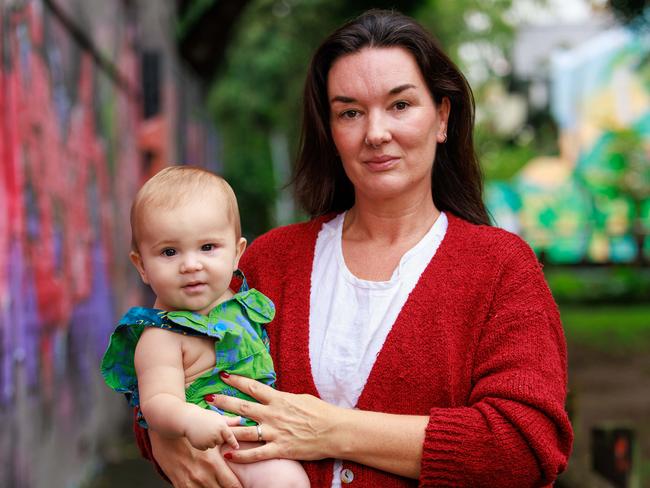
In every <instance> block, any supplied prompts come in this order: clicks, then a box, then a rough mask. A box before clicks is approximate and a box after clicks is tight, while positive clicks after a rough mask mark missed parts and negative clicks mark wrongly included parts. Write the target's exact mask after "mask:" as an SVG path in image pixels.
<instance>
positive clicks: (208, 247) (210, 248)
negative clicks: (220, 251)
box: [201, 244, 217, 251]
mask: <svg viewBox="0 0 650 488" xmlns="http://www.w3.org/2000/svg"><path fill="white" fill-rule="evenodd" d="M216 247H217V246H215V245H214V244H203V245H202V246H201V251H213V250H214V249H215V248H216Z"/></svg>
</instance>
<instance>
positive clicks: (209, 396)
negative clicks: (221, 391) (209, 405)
mask: <svg viewBox="0 0 650 488" xmlns="http://www.w3.org/2000/svg"><path fill="white" fill-rule="evenodd" d="M203 399H204V400H205V401H206V402H211V401H212V400H214V395H205V396H204V397H203Z"/></svg>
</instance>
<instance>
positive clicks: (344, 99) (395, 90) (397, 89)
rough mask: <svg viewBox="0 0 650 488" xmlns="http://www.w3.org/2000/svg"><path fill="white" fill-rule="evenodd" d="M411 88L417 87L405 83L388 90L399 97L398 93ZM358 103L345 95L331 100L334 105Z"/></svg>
mask: <svg viewBox="0 0 650 488" xmlns="http://www.w3.org/2000/svg"><path fill="white" fill-rule="evenodd" d="M410 88H416V86H415V85H413V84H411V83H404V84H403V85H399V86H396V87H395V88H391V89H390V90H388V94H389V95H397V94H398V93H402V92H403V91H404V90H408V89H410ZM356 101H357V99H356V98H352V97H346V96H344V95H336V96H335V97H333V98H332V99H331V100H330V103H334V102H341V103H355V102H356Z"/></svg>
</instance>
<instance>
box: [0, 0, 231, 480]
mask: <svg viewBox="0 0 650 488" xmlns="http://www.w3.org/2000/svg"><path fill="white" fill-rule="evenodd" d="M180 3H182V2H180ZM226 20H227V18H226ZM177 27H178V23H177V20H176V5H175V3H174V2H158V1H155V0H150V1H147V0H128V1H127V0H120V1H117V0H116V1H104V0H0V53H1V56H0V63H1V64H0V159H1V161H2V165H1V166H0V168H1V170H0V423H1V424H2V426H3V428H2V432H1V433H0V459H1V460H2V462H1V463H0V486H13V487H27V486H29V487H32V486H33V487H38V486H48V487H50V486H78V485H79V484H80V482H81V481H82V480H83V479H85V478H87V477H89V476H91V475H92V472H93V470H95V468H96V463H97V460H98V459H99V458H100V455H101V454H102V453H101V452H99V450H100V449H101V448H102V446H106V445H109V444H110V442H109V441H110V439H111V438H112V437H115V435H116V433H117V431H119V430H120V428H121V426H122V425H124V423H125V420H126V417H127V415H128V409H127V407H126V404H125V402H124V400H123V399H122V398H120V397H119V396H118V395H116V394H115V393H112V392H109V390H108V389H107V388H106V387H105V386H104V384H103V381H102V380H101V378H100V374H99V366H98V365H99V360H100V358H101V356H102V354H103V352H104V349H105V347H106V344H107V341H108V337H109V334H110V332H111V330H112V328H113V326H114V323H115V320H116V317H117V316H119V314H120V313H121V312H122V311H123V310H124V309H126V308H127V307H129V306H131V305H135V304H139V303H141V301H142V300H143V297H142V296H141V295H142V289H141V287H140V285H139V283H138V281H139V280H138V279H137V276H136V274H135V273H134V272H132V271H131V269H129V265H128V259H127V254H128V251H129V245H130V235H129V234H130V232H129V223H128V213H129V206H130V201H131V199H132V197H133V195H134V192H135V191H136V190H137V188H138V187H139V185H140V184H141V183H142V181H143V179H145V178H146V177H147V176H149V175H150V174H151V173H153V172H155V171H157V170H158V169H160V168H161V167H163V166H165V165H168V164H172V163H192V164H199V165H203V166H207V167H210V168H212V169H218V163H217V161H215V155H216V154H217V148H216V144H217V139H216V137H215V132H214V131H213V129H212V127H211V124H210V123H209V121H208V118H207V117H206V114H205V112H204V105H203V102H202V100H203V99H204V93H203V91H204V88H203V81H202V78H200V77H199V76H197V75H195V74H192V73H191V72H190V70H188V69H186V68H185V67H184V65H185V63H184V62H183V60H182V59H181V57H180V56H179V55H178V54H177V51H178V49H177V43H178V41H177V37H176V30H177ZM183 28H184V35H185V37H184V39H186V40H187V39H188V38H190V37H191V35H192V34H193V32H194V29H193V23H192V19H189V20H188V21H186V22H185V24H184V25H183ZM192 45H193V44H192V42H189V43H186V45H185V48H186V49H189V52H190V54H191V48H192Z"/></svg>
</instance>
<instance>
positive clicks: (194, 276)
mask: <svg viewBox="0 0 650 488" xmlns="http://www.w3.org/2000/svg"><path fill="white" fill-rule="evenodd" d="M131 231H132V244H131V246H132V250H131V253H130V258H131V261H132V262H133V265H134V266H135V267H136V268H137V270H138V272H139V273H140V276H141V278H142V281H144V283H146V284H147V285H149V286H150V287H151V289H152V290H153V292H154V294H155V296H156V301H155V303H154V308H153V309H151V308H143V307H135V308H132V309H131V310H129V311H128V312H127V313H126V315H124V317H122V320H121V321H120V323H119V325H118V326H117V329H116V330H115V332H114V333H113V335H112V336H111V341H110V344H109V346H108V349H107V351H106V354H105V355H104V359H103V361H102V374H103V375H104V378H105V379H106V382H107V383H108V385H109V386H110V387H111V388H113V389H114V390H116V391H118V392H122V393H125V394H126V395H127V398H129V401H130V402H131V404H132V405H133V406H135V407H139V409H140V414H141V418H140V421H141V423H142V425H145V426H148V428H150V429H153V430H155V431H157V432H158V433H160V434H161V435H163V436H167V437H181V436H184V437H186V438H187V439H188V440H189V442H190V443H191V444H192V445H193V446H194V447H195V448H197V449H202V450H205V449H209V448H212V447H215V446H221V449H222V451H223V450H227V449H229V448H232V449H239V448H240V447H241V448H247V447H248V448H250V447H254V446H256V445H258V444H256V443H241V445H240V444H239V443H238V442H237V439H235V436H234V434H233V432H232V430H231V429H230V426H235V425H239V424H240V423H241V424H245V425H255V423H254V422H252V421H251V420H248V419H241V418H240V417H237V416H234V415H232V414H229V413H227V412H215V411H212V410H215V408H214V407H212V406H210V405H208V404H207V403H206V402H205V400H204V398H203V397H204V396H205V395H207V394H214V393H221V394H227V395H231V396H237V397H240V398H246V399H248V400H252V399H251V398H250V397H248V396H247V395H245V394H244V393H242V392H240V391H238V390H235V389H234V388H232V387H230V386H228V385H226V384H225V383H223V382H222V381H221V378H220V377H219V371H227V372H228V373H234V374H240V375H244V376H248V377H250V378H254V379H256V380H259V381H262V382H263V383H265V384H267V385H273V384H274V382H275V372H274V370H273V363H272V361H271V356H270V355H269V352H268V337H267V335H266V331H265V329H264V325H263V324H266V323H268V322H270V321H271V320H272V319H273V317H274V315H275V307H274V305H273V303H272V302H271V300H270V299H269V298H267V297H266V296H264V295H263V294H262V293H260V292H259V291H257V290H254V289H248V285H247V283H246V279H245V278H243V275H241V273H240V272H239V271H238V270H237V266H238V263H239V258H240V257H241V255H242V253H243V252H244V248H245V247H246V239H244V238H243V237H242V236H241V228H240V222H239V210H238V208H237V199H236V198H235V194H234V193H233V191H232V188H230V186H229V185H228V183H226V181H225V180H223V179H222V178H220V177H219V176H217V175H215V174H214V173H211V172H209V171H206V170H204V169H201V168H196V167H190V166H172V167H169V168H166V169H164V170H162V171H160V172H159V173H158V174H156V175H155V176H154V177H153V178H151V179H150V180H149V181H147V182H146V183H145V184H144V186H143V187H142V188H141V189H140V191H139V192H138V194H137V195H136V197H135V201H134V202H133V205H132V207H131ZM233 273H236V274H239V275H240V276H241V278H242V279H243V282H242V285H241V288H240V290H239V291H238V292H237V293H233V292H232V291H231V290H230V289H229V285H230V282H231V280H232V277H233ZM229 466H230V468H231V469H232V470H233V472H234V473H235V475H236V476H237V477H238V478H239V480H240V482H241V483H242V484H243V485H244V487H245V488H252V487H258V486H260V487H261V486H264V487H271V486H282V487H285V486H295V487H299V486H300V487H302V486H309V481H308V479H307V475H306V474H305V472H304V470H303V469H302V467H301V466H300V464H299V463H298V462H296V461H291V460H287V459H272V460H268V461H261V462H257V463H253V464H237V463H229Z"/></svg>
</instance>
